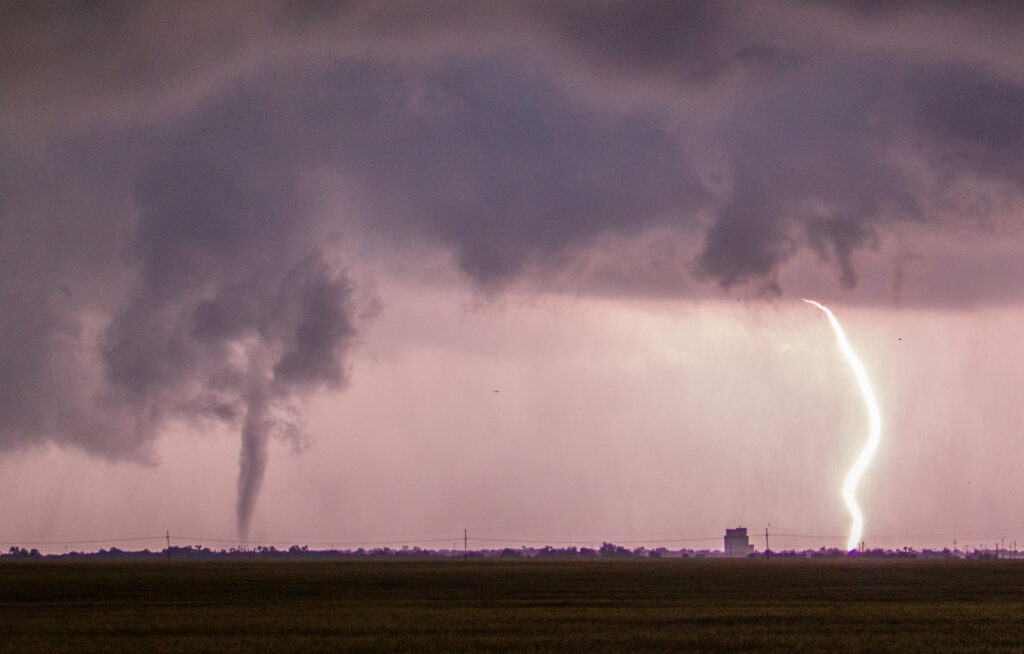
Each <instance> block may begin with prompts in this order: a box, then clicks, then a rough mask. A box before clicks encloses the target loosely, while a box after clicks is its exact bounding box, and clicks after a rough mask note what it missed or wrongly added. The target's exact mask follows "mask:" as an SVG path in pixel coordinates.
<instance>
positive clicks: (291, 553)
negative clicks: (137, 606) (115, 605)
mask: <svg viewBox="0 0 1024 654" xmlns="http://www.w3.org/2000/svg"><path fill="white" fill-rule="evenodd" d="M1013 554H1014V555H1013V556H1010V552H1008V551H1005V550H1004V551H998V550H996V551H991V550H976V551H974V552H967V551H955V552H954V551H951V550H949V549H942V550H931V549H924V550H914V549H912V548H909V547H904V548H901V549H896V550H888V549H873V550H865V551H858V552H846V551H844V550H841V549H838V548H825V547H821V548H819V549H816V550H815V549H809V550H800V551H797V550H783V551H778V552H772V551H767V552H753V553H751V554H749V555H748V556H747V557H745V558H752V559H757V558H773V557H774V558H788V559H796V558H842V557H857V558H876V559H877V558H900V559H916V558H927V559H953V558H963V559H995V558H1017V557H1016V552H1014V553H1013ZM361 558H374V559H397V558H403V559H407V558H416V559H453V558H465V559H563V560H568V559H670V558H675V559H680V558H683V559H686V558H726V557H725V553H724V552H722V551H721V550H688V549H683V550H669V549H667V548H664V547H661V548H657V549H646V548H644V547H637V548H634V549H629V548H626V547H623V546H621V545H616V544H614V543H607V542H606V543H603V544H602V545H601V546H600V547H599V548H589V547H560V548H559V547H552V546H550V545H548V546H544V547H521V548H519V549H516V548H511V547H506V548H501V549H475V550H468V549H466V550H460V549H440V550H434V549H425V548H421V547H416V546H413V547H409V546H402V547H400V548H391V547H375V548H369V549H367V548H363V547H360V548H358V549H320V550H317V549H310V548H309V547H308V546H307V545H297V544H296V545H292V546H290V547H287V548H281V549H278V548H276V547H274V546H272V545H257V546H254V547H231V548H226V549H211V548H209V547H204V546H200V545H185V546H177V545H174V546H171V547H168V548H164V549H161V550H149V549H148V548H147V549H143V550H123V549H120V548H117V547H110V548H109V549H100V550H98V551H95V552H78V551H72V552H66V553H63V554H43V553H41V552H40V551H39V550H38V549H35V548H33V549H26V548H23V547H18V546H12V547H11V548H10V549H9V550H8V551H7V552H6V553H0V560H4V561H31V560H44V559H46V560H54V559H57V560H82V559H126V560H129V559H130V560H200V559H266V560H274V559H282V560H284V559H294V560H301V559H311V560H325V559H339V560H340V559H361ZM1021 560H1024V558H1022V559H1021Z"/></svg>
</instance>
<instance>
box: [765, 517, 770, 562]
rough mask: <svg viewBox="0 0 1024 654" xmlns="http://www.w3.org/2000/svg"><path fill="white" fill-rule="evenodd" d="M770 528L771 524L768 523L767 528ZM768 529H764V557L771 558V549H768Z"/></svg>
mask: <svg viewBox="0 0 1024 654" xmlns="http://www.w3.org/2000/svg"><path fill="white" fill-rule="evenodd" d="M771 526H772V523H770V522H769V523H768V527H771ZM768 527H765V528H764V555H765V556H771V555H772V549H771V548H770V547H768Z"/></svg>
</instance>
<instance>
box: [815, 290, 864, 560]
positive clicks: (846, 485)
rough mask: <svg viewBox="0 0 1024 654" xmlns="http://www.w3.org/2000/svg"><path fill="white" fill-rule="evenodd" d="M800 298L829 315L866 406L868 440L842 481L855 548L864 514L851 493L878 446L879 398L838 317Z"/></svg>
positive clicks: (849, 546) (849, 541) (851, 547)
mask: <svg viewBox="0 0 1024 654" xmlns="http://www.w3.org/2000/svg"><path fill="white" fill-rule="evenodd" d="M803 301H804V302H807V303H808V304H813V305H814V306H816V307H818V308H819V309H821V310H822V311H824V312H825V315H827V316H828V321H829V322H830V323H831V324H832V329H833V330H834V331H835V333H836V340H837V341H839V349H840V350H841V351H842V353H843V356H845V357H846V360H847V362H849V364H850V367H851V368H853V374H854V376H855V377H856V378H857V385H858V386H859V387H860V392H861V394H862V395H863V396H864V403H865V404H866V405H867V407H868V441H867V443H865V444H864V447H863V448H862V449H861V451H860V454H858V455H857V460H856V461H854V462H853V465H852V466H850V471H849V472H848V473H846V479H845V480H844V481H843V502H845V503H846V508H847V509H849V511H850V517H851V518H852V519H853V522H852V524H851V525H850V537H849V538H848V539H847V541H846V549H847V550H854V549H857V543H859V542H860V536H861V532H862V531H863V529H864V515H863V514H862V513H861V510H860V506H859V505H858V504H857V499H856V497H854V493H855V492H856V490H857V483H858V482H860V478H861V475H863V474H864V471H865V470H867V467H868V463H870V462H871V457H872V456H874V454H875V450H877V449H878V441H879V440H880V439H881V436H882V416H881V413H880V412H879V410H878V402H877V401H875V393H874V391H872V390H871V382H870V381H868V373H867V372H866V371H865V370H864V366H863V364H861V362H860V359H858V358H857V354H856V353H855V352H854V351H853V348H852V347H851V346H850V342H849V341H847V340H846V334H844V333H843V328H842V327H841V326H840V325H839V321H838V320H836V317H835V316H834V315H832V312H831V311H829V309H828V307H826V306H825V305H823V304H819V303H818V302H815V301H814V300H808V299H807V298H803Z"/></svg>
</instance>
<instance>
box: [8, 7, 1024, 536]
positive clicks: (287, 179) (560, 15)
mask: <svg viewBox="0 0 1024 654" xmlns="http://www.w3.org/2000/svg"><path fill="white" fill-rule="evenodd" d="M2 19H3V22H4V24H5V26H6V28H5V34H6V35H5V42H6V44H5V48H4V54H3V55H0V57H2V58H0V71H2V72H0V116H2V118H3V120H2V124H3V125H4V127H2V128H0V146H2V147H0V153H2V154H0V187H2V188H3V189H4V190H3V193H2V197H0V266H2V271H3V275H2V277H0V302H2V306H3V309H4V311H3V313H2V316H0V363H2V365H0V403H2V404H3V406H4V407H5V410H4V411H3V412H2V413H0V445H2V446H3V447H8V448H11V447H26V446H31V445H33V444H39V443H45V442H56V443H59V444H62V445H73V446H78V447H81V448H84V449H86V450H88V451H90V452H93V453H96V454H100V455H103V456H108V457H112V458H135V459H140V460H146V459H150V458H151V454H152V453H151V452H150V451H149V448H150V447H151V445H152V443H153V442H154V439H155V438H156V437H157V436H158V435H159V434H160V433H161V432H162V431H163V430H164V429H165V428H166V426H167V425H168V424H170V423H172V422H175V421H184V422H185V423H186V424H190V425H194V426H197V427H201V425H203V424H207V423H217V424H226V425H229V426H231V427H232V428H234V429H237V430H239V431H240V433H241V437H242V455H241V457H242V458H241V468H240V470H241V472H240V477H239V500H238V509H239V510H238V520H239V529H240V531H241V532H242V533H244V532H245V531H246V529H247V526H248V523H249V520H250V517H251V515H252V511H253V507H254V505H255V498H256V496H257V493H258V489H259V485H260V480H261V479H262V476H263V472H264V470H265V467H266V458H267V454H266V452H267V448H266V445H267V441H268V439H269V438H270V437H272V436H274V435H277V436H280V437H283V438H286V439H289V438H290V439H293V440H301V433H302V426H301V424H302V420H301V405H302V402H303V399H304V398H305V397H308V396H309V395H310V394H311V393H314V392H317V391H318V390H322V389H337V388H339V387H341V386H343V385H344V384H345V383H346V382H347V381H348V370H349V358H350V355H351V353H352V352H353V349H354V348H355V347H356V345H357V342H358V334H359V330H360V329H362V328H365V327H370V328H372V321H370V320H369V316H371V315H372V306H373V305H374V302H373V301H372V300H371V299H369V296H370V295H372V293H371V292H369V291H367V292H365V293H363V292H362V290H361V289H359V288H358V287H357V284H356V282H355V281H354V279H356V278H357V277H358V275H354V274H352V271H351V270H350V268H349V266H351V265H354V263H353V262H348V261H345V260H344V259H345V258H344V256H343V255H344V253H346V252H349V251H350V250H351V248H353V247H356V246H354V245H352V244H353V243H355V242H356V241H357V240H358V242H359V243H360V244H361V245H360V246H359V247H361V248H363V249H364V251H363V252H362V254H361V257H362V259H361V260H363V261H365V260H374V259H379V260H380V261H389V260H395V259H406V260H409V259H415V258H416V257H419V256H421V255H422V254H423V252H424V251H427V250H429V251H439V252H442V253H444V255H445V256H447V257H449V259H450V263H451V266H452V267H453V268H454V269H455V270H457V271H458V272H459V274H460V275H461V276H462V277H463V278H464V280H465V281H466V282H467V288H470V289H476V290H477V291H483V292H485V293H488V294H500V293H501V292H502V291H503V289H505V288H507V287H509V286H510V285H518V287H519V288H528V289H531V290H536V291H543V290H544V289H545V288H546V287H547V285H548V284H551V283H552V281H551V280H553V279H556V278H557V279H558V280H559V282H558V283H559V284H561V285H562V286H560V288H564V287H566V286H568V288H570V289H571V290H573V291H575V292H597V293H608V294H615V293H623V292H627V293H631V294H646V293H657V294H665V293H669V294H678V295H679V296H680V297H688V296H694V297H696V296H707V295H718V294H723V295H725V296H726V297H728V296H730V295H731V294H733V295H738V294H743V293H745V292H748V293H753V294H754V295H755V296H761V297H767V298H771V297H776V296H778V295H780V294H785V293H787V288H786V286H785V284H783V283H782V282H781V281H780V276H781V274H782V273H783V272H784V271H785V270H786V266H787V264H788V263H789V262H791V261H793V260H794V259H796V258H798V257H801V256H804V255H807V254H810V255H811V256H812V257H813V258H814V259H815V260H816V261H817V262H819V264H820V265H819V269H818V270H816V271H815V272H816V276H827V277H829V278H830V280H831V284H832V286H833V287H834V288H836V289H838V290H841V291H846V292H853V291H854V290H856V289H858V288H859V286H860V281H861V276H862V267H861V265H860V264H859V260H860V259H861V258H862V257H863V256H864V255H865V254H866V253H873V252H877V251H878V250H880V249H884V248H886V247H893V248H895V249H896V250H898V253H899V254H898V261H907V260H911V259H914V260H918V259H921V258H922V255H919V254H916V250H915V248H916V247H917V246H916V244H915V242H914V241H913V237H912V236H907V235H908V234H910V235H913V234H918V233H922V231H923V233H926V234H945V233H951V234H964V233H967V234H976V233H977V234H993V233H994V234H1001V235H1005V236H1006V238H1011V239H1014V238H1019V237H1020V233H1019V228H1018V227H1017V225H1016V222H1015V220H1014V219H1013V216H1014V213H1015V211H1018V210H1019V209H1020V207H1021V199H1022V194H1024V163H1022V162H1024V54H1022V52H1021V50H1020V41H1019V39H1018V38H1017V36H1016V35H1017V34H1019V31H1017V30H1015V29H1014V26H1018V27H1019V26H1020V25H1021V24H1022V22H1024V18H1022V12H1021V11H1020V10H1019V9H1017V8H1014V7H1012V6H1010V5H999V6H996V5H983V6H982V5H979V6H972V7H967V8H960V7H959V5H953V4H949V5H942V6H941V7H938V8H932V7H924V6H922V5H919V4H917V3H895V4H890V3H885V4H879V5H872V8H866V7H865V6H864V5H863V4H862V3H851V4H849V5H847V4H845V3H833V2H822V3H789V2H768V3H757V5H756V6H752V5H751V4H749V3H729V2H724V3H723V2H713V3H709V2H589V3H587V2H584V3H577V2H566V3H547V2H538V3H502V2H497V3H486V4H479V3H471V2H440V3H430V4H429V5H426V4H422V3H404V2H393V3H389V2H356V1H353V2H347V3H322V2H294V1H289V2H280V3H278V2H259V3H250V2H247V3H218V4H217V6H216V7H215V8H211V7H209V6H207V5H203V4H176V5H173V6H172V5H166V4H163V3H145V2H143V3H117V2H110V3H101V4H99V5H93V6H91V7H89V8H80V9H74V10H72V9H69V8H67V7H64V6H63V5H62V4H60V3H36V4H31V3H21V4H12V5H9V6H8V7H7V8H6V9H4V10H3V15H2ZM951 43H956V44H957V47H956V48H953V47H951V45H950V44H951ZM339 189H341V190H342V191H343V193H344V195H345V196H346V197H349V198H351V199H352V202H351V203H350V204H348V205H346V206H341V207H331V206H325V205H324V198H326V197H333V196H332V195H331V194H332V193H333V192H335V191H338V190H339ZM356 235H358V239H357V238H356ZM652 235H657V238H658V239H659V240H665V241H667V242H671V243H673V244H675V246H677V247H670V248H668V249H667V250H666V251H668V252H670V253H671V255H670V256H671V257H672V261H670V262H669V265H665V261H664V260H662V259H658V258H657V257H649V256H647V255H646V254H644V250H643V249H642V248H641V249H640V250H639V252H640V254H636V252H632V253H630V251H629V250H628V248H623V249H615V250H611V249H608V248H609V246H608V244H609V243H618V244H622V243H627V244H628V243H640V242H642V241H643V239H650V238H652ZM662 237H664V239H663V238H662ZM893 244H895V245H893ZM943 256H948V253H947V254H944V255H943ZM613 260H615V261H618V265H619V268H618V269H617V270H615V271H613V274H612V273H608V271H605V272H604V273H601V274H597V273H594V272H593V271H595V270H598V269H600V268H601V265H602V264H603V263H606V262H609V261H613ZM895 260H896V258H894V261H895ZM965 261H968V259H965ZM1019 263H1020V262H1019V261H1017V260H1016V259H1012V258H1011V259H1009V260H1006V261H1002V262H997V263H996V264H994V263H993V262H984V265H983V266H981V267H979V268H978V270H977V271H975V272H972V270H973V269H968V270H967V271H966V277H965V279H967V280H968V282H965V283H964V285H963V288H958V287H956V286H950V287H948V288H946V287H943V289H941V290H940V291H939V292H938V293H937V294H936V293H930V294H925V295H922V296H921V298H920V300H919V301H920V302H922V303H933V304H943V303H948V304H956V303H958V302H962V301H963V299H964V298H963V296H964V294H965V293H966V291H965V290H964V288H969V287H970V286H971V285H970V283H969V278H970V276H971V275H972V274H975V273H976V274H977V275H978V276H979V277H984V278H985V279H986V280H991V279H995V284H996V285H997V286H999V290H998V291H996V292H993V294H992V295H993V297H1006V296H1016V294H1018V293H1019V290H1014V289H1019V288H1020V285H1019V284H1018V282H1019V281H1020V280H1019V279H1017V276H1016V274H1015V272H1014V271H1015V270H1017V269H1019V268H1020V266H1019ZM965 265H973V264H965ZM993 265H998V266H1002V267H1001V268H1000V269H999V270H996V271H993V270H992V266H993ZM371 268H372V266H371ZM588 271H589V272H588ZM375 272H379V270H377V269H374V270H368V271H367V273H366V274H367V275H371V274H373V273H375ZM360 274H362V273H360ZM912 274H913V272H912V271H911V272H909V273H908V271H907V270H906V269H905V268H904V267H903V265H902V264H899V265H896V264H894V268H893V270H892V272H891V276H892V279H893V281H892V286H893V287H896V286H899V287H900V288H901V289H905V288H906V282H907V279H906V278H907V276H908V275H912ZM588 275H589V277H588ZM611 278H615V279H616V282H615V283H614V284H611V283H606V280H608V279H611ZM889 288H890V287H888V286H887V287H885V288H884V289H882V290H880V289H878V288H869V289H865V290H862V291H861V292H862V295H861V296H859V297H860V301H865V302H871V303H887V302H892V301H893V296H892V294H891V291H890V290H889ZM622 289H628V290H626V291H623V290H622ZM743 296H744V297H747V295H743ZM901 296H902V297H904V298H905V297H907V292H906V291H905V290H904V291H902V292H901ZM910 299H911V300H913V298H912V297H911V298H910ZM380 300H381V301H382V302H383V304H384V305H385V306H386V304H387V298H380Z"/></svg>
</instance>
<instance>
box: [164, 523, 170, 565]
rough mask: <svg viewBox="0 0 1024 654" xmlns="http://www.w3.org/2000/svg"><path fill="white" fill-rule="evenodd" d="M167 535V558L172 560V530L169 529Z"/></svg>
mask: <svg viewBox="0 0 1024 654" xmlns="http://www.w3.org/2000/svg"><path fill="white" fill-rule="evenodd" d="M165 535H166V536H167V560H168V561H170V560H171V530H170V529H168V530H167V533H166V534H165Z"/></svg>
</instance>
